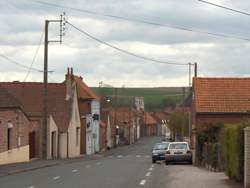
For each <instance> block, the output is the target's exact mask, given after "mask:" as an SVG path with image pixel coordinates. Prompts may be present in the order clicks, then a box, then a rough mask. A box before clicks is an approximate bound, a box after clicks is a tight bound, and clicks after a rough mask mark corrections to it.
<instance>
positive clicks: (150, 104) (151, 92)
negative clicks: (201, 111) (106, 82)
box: [92, 87, 189, 110]
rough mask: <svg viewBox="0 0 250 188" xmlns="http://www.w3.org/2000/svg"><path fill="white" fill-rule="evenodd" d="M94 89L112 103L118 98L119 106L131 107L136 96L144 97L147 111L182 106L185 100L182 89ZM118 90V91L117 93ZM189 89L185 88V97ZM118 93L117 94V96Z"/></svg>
mask: <svg viewBox="0 0 250 188" xmlns="http://www.w3.org/2000/svg"><path fill="white" fill-rule="evenodd" d="M92 89H93V90H94V91H95V92H96V93H97V94H98V95H100V96H103V97H107V96H108V97H109V98H111V101H112V100H113V99H114V98H115V95H116V96H117V105H120V106H123V105H129V104H130V101H131V100H132V99H133V97H135V96H141V97H144V103H145V107H146V109H147V110H155V109H160V108H163V107H165V106H166V105H172V104H175V105H176V104H180V103H181V102H182V98H183V88H182V87H158V88H117V89H115V88H104V87H102V88H99V87H92ZM115 90H116V91H115ZM188 91H189V90H188V88H185V94H186V95H185V96H187V95H188ZM115 93H116V94H115Z"/></svg>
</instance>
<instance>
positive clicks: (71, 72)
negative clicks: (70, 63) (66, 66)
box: [70, 67, 73, 75]
mask: <svg viewBox="0 0 250 188" xmlns="http://www.w3.org/2000/svg"><path fill="white" fill-rule="evenodd" d="M70 74H71V75H73V68H72V67H71V68H70Z"/></svg>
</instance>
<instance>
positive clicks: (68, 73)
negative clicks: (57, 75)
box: [67, 67, 69, 75]
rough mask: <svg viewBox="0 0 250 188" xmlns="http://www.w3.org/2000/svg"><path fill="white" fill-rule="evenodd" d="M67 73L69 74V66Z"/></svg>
mask: <svg viewBox="0 0 250 188" xmlns="http://www.w3.org/2000/svg"><path fill="white" fill-rule="evenodd" d="M67 74H68V75H69V67H68V68H67Z"/></svg>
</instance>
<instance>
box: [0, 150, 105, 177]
mask: <svg viewBox="0 0 250 188" xmlns="http://www.w3.org/2000/svg"><path fill="white" fill-rule="evenodd" d="M100 157H103V155H102V153H100V154H94V155H90V156H87V155H83V156H80V157H76V158H70V159H55V160H52V159H51V160H44V159H34V160H31V161H30V162H24V163H15V164H6V165H0V177H2V176H8V175H11V174H16V173H21V172H27V171H31V170H36V169H40V168H46V167H50V166H56V165H62V164H67V163H74V162H79V161H87V160H97V159H99V158H100Z"/></svg>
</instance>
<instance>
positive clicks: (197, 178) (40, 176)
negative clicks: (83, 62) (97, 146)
mask: <svg viewBox="0 0 250 188" xmlns="http://www.w3.org/2000/svg"><path fill="white" fill-rule="evenodd" d="M159 140H160V139H159V138H156V137H153V138H143V139H141V140H140V141H139V142H138V143H136V144H134V145H130V146H124V147H120V148H117V149H114V150H110V151H108V152H106V153H104V154H103V155H101V156H100V158H99V159H98V160H88V161H86V160H85V161H83V160H79V161H74V162H72V163H67V164H61V165H58V166H53V167H47V168H42V169H38V170H33V171H29V172H23V173H18V174H14V175H10V176H5V177H1V178H0V187H1V188H38V187H40V188H45V187H53V188H57V187H58V188H59V187H60V188H64V187H65V188H78V187H85V188H100V187H101V188H128V187H132V188H136V187H147V188H163V187H168V188H178V187H185V188H189V187H192V188H196V187H197V188H198V187H199V188H200V187H202V188H203V187H204V188H206V187H213V188H217V187H218V188H226V187H230V186H227V185H226V183H225V181H226V180H225V179H226V176H224V175H223V173H213V172H208V171H206V170H203V169H200V168H197V167H194V166H192V165H186V164H170V165H168V166H165V164H164V163H163V162H162V163H156V164H152V162H151V153H150V152H151V149H152V146H153V145H154V143H155V142H157V141H159Z"/></svg>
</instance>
